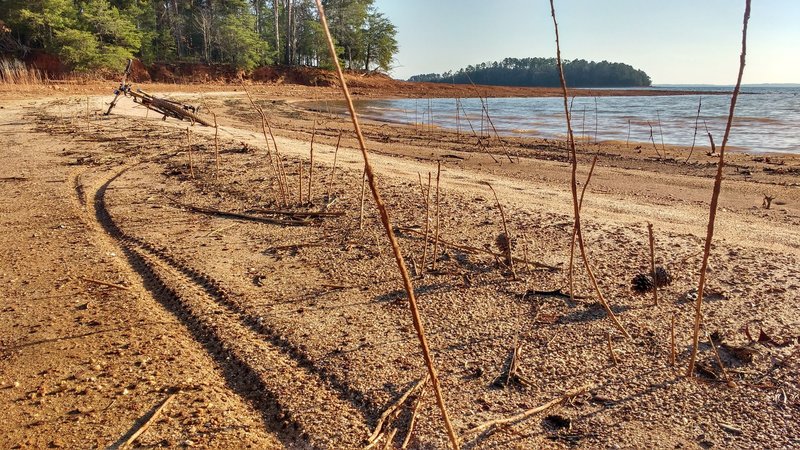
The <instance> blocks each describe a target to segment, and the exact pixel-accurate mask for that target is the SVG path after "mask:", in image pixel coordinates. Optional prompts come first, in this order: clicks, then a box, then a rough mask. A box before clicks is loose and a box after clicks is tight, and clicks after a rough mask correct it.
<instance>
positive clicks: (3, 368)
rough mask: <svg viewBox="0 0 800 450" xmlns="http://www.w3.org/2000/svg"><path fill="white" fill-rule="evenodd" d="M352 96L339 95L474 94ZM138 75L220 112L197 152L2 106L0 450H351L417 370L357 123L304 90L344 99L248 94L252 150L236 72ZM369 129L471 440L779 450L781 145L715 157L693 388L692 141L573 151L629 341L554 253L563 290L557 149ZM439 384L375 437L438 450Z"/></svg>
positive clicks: (150, 130) (787, 204)
mask: <svg viewBox="0 0 800 450" xmlns="http://www.w3.org/2000/svg"><path fill="white" fill-rule="evenodd" d="M351 81H352V83H353V84H352V90H353V91H354V93H355V94H356V95H357V96H358V97H360V98H385V97H401V96H406V97H421V98H424V97H426V96H441V97H457V96H461V97H467V96H470V92H471V91H470V89H472V88H471V87H466V88H465V87H460V88H458V89H463V90H462V91H456V90H455V89H457V88H455V87H452V86H447V85H437V86H428V85H424V84H423V85H417V86H414V85H413V84H411V83H392V82H390V81H387V80H384V81H381V79H379V80H378V81H375V80H372V81H370V80H369V79H362V80H361V83H362V84H361V85H359V84H358V83H359V78H358V77H356V76H354V77H353V78H352V80H351ZM143 88H144V89H145V90H147V91H148V92H154V93H163V94H165V95H167V96H169V97H170V98H173V99H176V100H180V101H184V102H190V103H193V104H199V105H201V112H202V111H205V112H206V114H207V113H208V112H214V113H215V114H216V116H217V119H218V121H219V124H220V127H219V130H218V134H217V142H218V147H217V146H215V142H214V141H215V140H214V137H215V130H214V129H213V128H210V127H202V126H200V125H197V126H190V125H189V124H188V123H187V122H182V123H181V122H178V121H176V120H174V119H168V120H166V121H162V120H161V117H157V116H155V114H154V113H153V112H148V111H147V110H145V109H144V108H141V107H139V106H138V105H135V104H134V103H133V102H132V101H131V100H130V99H129V98H123V99H122V100H121V101H120V103H119V105H118V106H117V107H116V108H115V109H114V111H113V113H112V114H111V115H110V116H104V115H102V112H104V111H105V109H106V108H107V102H108V101H110V99H111V96H110V95H107V94H105V93H104V92H103V90H106V86H103V85H100V84H90V85H68V84H62V85H54V87H46V86H42V87H29V88H20V89H11V88H9V87H8V86H4V87H3V88H2V89H3V91H0V95H3V98H4V100H3V102H2V105H0V106H2V109H0V125H1V126H2V128H0V131H1V132H2V135H3V142H4V146H3V149H2V150H0V152H2V153H0V154H2V158H3V160H4V161H6V163H5V164H4V165H3V168H2V169H0V189H1V190H2V196H0V199H2V200H0V203H1V206H0V208H1V210H2V212H3V214H2V222H3V230H4V231H5V232H4V233H3V234H2V237H0V239H2V241H3V243H2V246H0V249H1V250H0V252H2V255H1V256H0V286H2V290H3V292H4V293H5V295H4V297H5V301H4V303H3V306H2V308H3V309H2V313H1V314H0V355H2V357H1V358H0V373H1V374H2V375H0V377H1V378H0V387H2V389H0V402H1V403H2V404H3V405H4V406H5V407H4V408H3V410H2V412H0V419H2V420H1V421H2V425H0V447H3V448H43V447H48V446H49V447H54V448H58V447H62V448H96V447H97V448H101V447H107V446H112V445H121V444H122V443H124V442H125V441H126V440H127V439H129V438H131V437H132V436H133V435H134V434H135V433H136V432H137V431H141V430H142V426H143V425H144V426H145V428H144V431H143V432H142V433H141V435H140V436H138V437H137V438H136V440H135V446H139V447H144V448H157V447H168V448H172V447H181V446H183V447H190V446H197V447H201V448H242V447H248V446H249V447H252V448H309V447H310V448H359V447H363V446H365V444H366V443H367V439H368V437H369V436H370V434H371V433H372V432H373V430H375V427H376V424H378V423H379V420H380V418H381V417H382V415H383V413H384V411H386V410H387V409H388V408H389V407H390V406H391V405H393V404H394V403H395V402H397V401H398V399H401V398H402V396H403V394H404V393H405V392H407V391H409V389H411V388H412V387H413V386H414V385H415V384H416V383H417V382H418V381H419V380H420V379H421V378H423V376H424V375H425V366H424V364H423V360H422V356H421V352H420V350H419V345H418V342H417V338H416V336H415V334H414V330H413V327H412V324H411V319H410V314H409V311H408V305H407V301H406V298H405V294H404V292H403V290H402V283H401V282H400V279H399V277H398V275H397V272H396V266H395V265H394V261H393V259H392V257H391V252H390V251H389V247H388V243H387V242H386V237H385V235H384V234H383V231H382V229H381V225H380V222H379V220H378V217H377V212H376V209H375V206H374V203H373V202H372V200H371V198H370V197H369V192H368V191H367V195H366V201H365V202H364V204H365V206H364V208H363V211H364V212H363V216H362V213H361V210H362V207H361V205H362V189H363V188H362V183H361V179H362V168H363V162H362V160H361V156H360V153H359V152H358V146H357V143H356V140H355V137H354V134H353V132H352V125H351V123H350V122H349V119H348V118H344V117H339V116H335V115H331V114H327V113H325V112H314V111H309V110H306V109H304V108H303V107H302V104H301V103H302V102H308V101H320V100H325V99H336V98H338V93H337V92H338V91H337V90H336V88H335V87H334V86H328V87H310V86H299V85H285V84H273V85H247V89H248V91H249V93H250V94H251V95H252V97H253V100H254V101H255V103H256V105H258V106H260V107H261V108H263V110H264V112H265V116H266V118H267V119H268V120H269V125H270V128H271V132H272V133H273V134H274V141H273V140H272V139H270V141H269V145H267V143H266V142H265V136H264V133H262V126H261V117H260V116H259V114H258V113H257V112H256V111H255V110H254V109H253V107H252V106H251V104H250V102H249V100H248V98H247V96H246V95H245V93H244V91H243V87H242V86H230V85H207V86H201V85H153V86H147V85H145V86H143ZM426 89H429V90H426ZM434 89H441V90H442V91H434ZM485 89H486V90H487V91H486V93H485V94H484V93H481V95H488V96H504V95H508V96H524V95H525V93H527V95H557V91H553V92H550V91H548V90H538V91H537V90H533V89H528V90H523V89H516V90H511V89H510V88H508V90H507V89H506V88H485ZM42 91H44V92H42ZM537 92H538V93H537ZM624 92H628V93H630V92H633V91H624ZM646 92H651V91H646ZM587 95H602V94H598V93H597V92H594V93H587ZM626 95H627V94H626ZM87 110H88V113H87ZM187 128H188V129H189V130H190V131H188V132H187ZM364 131H365V135H366V137H367V140H368V147H369V150H370V151H371V153H372V155H373V158H374V159H373V164H374V165H375V169H376V172H377V174H378V183H379V185H380V188H381V190H382V194H383V197H384V199H385V201H386V202H387V205H388V207H389V212H390V214H391V217H392V221H393V224H394V226H395V228H396V230H397V233H398V236H399V238H400V245H401V248H402V251H403V254H404V255H405V258H406V262H407V264H408V265H409V267H411V270H412V275H413V276H414V284H415V288H416V290H417V292H418V295H419V302H420V308H421V313H422V316H423V322H424V325H425V327H426V331H427V333H428V338H429V340H430V345H431V349H432V351H433V354H434V357H435V360H436V364H437V368H438V370H439V373H440V378H441V382H442V387H443V390H444V394H445V399H446V401H447V404H448V407H449V409H450V415H451V418H452V420H453V423H454V425H455V427H456V430H457V431H458V433H459V434H460V437H461V440H462V443H463V445H464V447H465V448H532V447H533V448H536V447H547V448H566V447H574V446H577V447H581V448H597V447H614V448H643V447H652V446H657V447H662V448H664V447H674V448H677V447H684V448H686V447H688V448H699V447H702V448H712V447H713V448H732V447H759V448H791V447H796V446H798V445H800V441H798V440H797V439H798V438H797V436H800V421H798V419H797V417H798V409H799V408H800V384H798V379H800V376H799V375H800V369H799V367H798V359H797V351H798V348H800V342H798V338H800V335H799V334H798V331H797V330H798V325H800V296H798V292H799V291H800V157H798V155H797V154H770V153H763V154H761V153H760V154H747V153H742V152H739V153H735V152H734V153H731V154H729V155H726V163H727V164H726V167H725V169H724V176H725V181H724V183H723V191H722V197H721V202H720V210H719V213H718V216H717V233H716V235H715V241H714V245H713V247H712V255H711V262H710V268H709V271H708V288H707V295H706V302H705V304H704V306H703V312H704V315H703V330H704V333H703V334H702V338H701V353H700V359H699V362H700V363H699V369H698V374H697V376H696V377H695V378H692V379H687V378H685V377H684V373H685V371H686V365H687V363H688V355H689V349H690V340H691V326H692V318H693V314H694V303H693V301H692V293H693V289H694V288H696V287H697V279H698V271H699V267H700V258H701V256H702V246H703V239H704V236H705V231H706V224H707V220H708V203H709V200H710V197H711V189H712V186H713V176H714V174H715V171H716V162H717V157H716V156H714V155H709V154H707V152H709V151H710V149H709V148H707V147H705V146H698V147H697V148H695V150H694V153H693V155H692V157H691V158H689V160H688V161H686V158H687V155H688V150H687V148H686V147H674V146H673V147H670V146H665V147H662V146H661V145H660V143H659V145H658V146H657V147H656V148H654V146H652V145H650V144H649V143H630V144H626V143H625V142H601V143H599V144H589V143H584V144H582V145H580V148H579V152H580V155H579V179H580V180H581V185H580V186H579V187H580V188H583V186H584V183H585V180H586V178H587V174H588V172H589V168H590V166H591V164H592V160H593V158H594V156H595V155H597V163H596V166H595V168H594V171H593V174H592V178H591V181H590V183H589V185H588V187H587V188H586V194H585V201H584V204H583V209H582V217H583V218H584V226H585V236H586V246H587V249H588V254H589V258H590V261H591V264H592V267H593V270H594V272H595V274H596V275H597V278H598V281H599V285H600V287H601V289H602V291H603V293H604V295H605V297H606V299H608V301H609V303H610V304H611V306H612V310H613V311H614V312H615V313H616V314H617V317H618V318H619V320H620V322H621V323H622V324H623V326H624V327H625V329H626V330H627V331H628V332H629V333H630V335H631V336H632V337H631V338H630V339H626V338H625V337H624V336H623V335H622V334H621V333H620V332H619V331H618V330H617V329H616V328H615V327H614V326H613V325H612V323H611V322H610V321H609V320H608V318H607V317H606V315H605V312H604V310H603V308H602V307H601V306H600V305H599V303H598V302H597V300H596V298H595V296H594V291H593V289H592V287H591V284H590V280H589V278H588V276H587V272H586V270H585V269H584V268H583V266H582V262H581V259H580V258H578V257H576V264H575V282H574V287H573V289H574V292H573V298H572V299H571V298H570V296H569V289H570V286H569V283H568V264H569V253H570V251H569V250H570V248H569V247H570V238H571V233H572V222H571V220H572V204H571V194H570V191H569V175H570V173H569V170H570V169H569V165H568V155H567V151H566V146H565V143H564V142H563V140H559V139H536V138H521V137H503V138H502V139H501V138H498V137H497V136H494V135H490V136H485V137H483V138H478V137H477V136H475V135H470V134H466V133H461V134H460V135H457V134H456V133H454V132H451V131H447V130H443V129H438V128H432V127H425V126H416V127H415V126H404V125H399V124H387V123H380V122H370V121H368V122H367V123H365V124H364ZM266 134H267V136H269V130H267V133H266ZM719 139H721V137H720V138H719ZM312 142H313V144H312ZM337 142H338V151H336V149H337ZM217 148H218V152H216V151H215V150H216V149H217ZM312 148H313V162H312V158H311V150H312ZM268 149H269V150H268ZM276 149H277V152H278V153H279V154H280V158H281V159H280V161H281V163H280V168H279V169H278V172H279V173H280V175H276V169H275V167H276V164H275V163H276V162H277V161H278V159H277V158H278V156H277V154H276ZM217 155H218V156H217ZM334 159H335V161H336V169H335V171H334V170H333V163H334ZM270 161H272V162H270ZM439 162H441V174H440V177H439V180H440V189H439V191H440V195H439V197H440V198H439V202H438V209H439V211H440V214H439V220H438V222H439V223H440V230H439V233H438V234H439V239H438V243H436V244H435V246H434V238H433V237H432V235H433V234H434V233H433V231H432V230H433V229H434V227H435V224H436V222H437V221H436V220H435V219H434V217H435V211H436V209H437V208H436V202H435V200H434V198H435V191H436V179H437V164H438V163H439ZM309 168H312V170H309ZM310 174H313V175H311V176H310ZM429 174H430V175H431V179H432V183H431V185H432V188H431V190H430V197H429V200H428V206H429V207H428V208H426V200H425V199H426V195H425V194H427V193H428V179H429V178H428V177H429ZM279 179H280V180H282V181H281V182H280V183H279V182H278V180H279ZM487 183H488V184H490V185H491V187H492V188H493V189H494V191H496V194H497V199H498V200H499V203H500V205H502V214H501V212H500V210H499V208H498V206H497V204H496V200H495V196H494V194H493V192H492V189H490V187H489V186H487ZM765 197H769V199H770V201H771V203H770V205H769V206H770V207H769V208H766V207H765V206H764V205H765ZM276 211H280V212H276ZM426 213H427V215H428V216H429V217H430V219H431V220H430V221H429V226H428V228H429V231H430V233H429V234H430V235H431V237H430V239H429V241H430V242H429V243H428V244H427V245H426V244H425V242H426V240H425V229H426V226H425V225H426V219H425V218H426ZM502 216H505V221H506V222H507V224H506V225H507V228H508V234H510V236H511V249H510V250H511V256H512V263H513V264H509V262H508V261H507V260H506V261H505V262H504V259H505V253H504V252H505V251H506V250H505V249H504V248H503V245H502V243H503V239H502V238H500V239H498V237H499V236H500V235H501V234H505V230H504V225H503V222H504V220H503V218H502ZM648 223H652V225H653V228H654V236H655V261H656V264H658V265H661V266H663V267H665V268H666V269H667V270H668V271H669V273H670V275H671V283H669V284H668V285H666V286H664V287H662V288H661V289H659V291H658V298H659V303H658V305H654V298H653V293H652V292H648V293H644V294H641V293H637V292H635V291H633V290H632V289H631V280H632V279H633V278H634V277H635V276H636V275H637V274H640V273H647V272H648V271H649V270H650V269H649V267H650V250H649V246H648V231H647V224H648ZM498 244H500V245H498ZM423 255H424V256H423ZM423 258H425V259H426V260H425V261H424V262H423ZM434 260H435V267H434V263H433V261H434ZM512 265H513V267H510V266H512ZM673 320H674V328H672V326H671V324H672V323H673ZM673 331H674V336H675V363H674V364H672V363H671V356H670V355H671V349H672V345H671V341H672V338H671V335H672V334H673ZM712 341H713V345H712ZM515 348H516V349H518V351H517V352H516V353H517V355H518V358H517V360H516V363H517V365H518V367H519V369H518V371H517V372H516V373H513V374H511V373H509V371H510V368H509V366H510V365H511V364H510V363H511V356H510V355H512V354H513V353H515V352H514V349H515ZM720 364H721V366H720ZM721 367H722V368H724V369H722V368H721ZM576 389H577V392H573V393H572V394H570V395H568V398H566V399H565V401H563V402H558V403H556V404H554V405H553V406H552V407H551V408H548V409H546V410H545V411H542V412H541V413H538V414H533V415H531V416H530V417H527V418H525V419H522V420H518V421H516V422H514V423H512V424H510V425H508V426H504V427H489V428H487V430H485V431H478V432H471V431H470V430H471V429H473V428H475V427H477V426H480V425H481V424H485V423H486V422H487V421H491V420H496V419H500V418H504V417H510V416H513V415H515V414H518V413H521V412H523V411H526V410H529V409H531V408H535V407H537V406H539V405H543V404H546V403H548V402H550V401H551V400H554V399H559V398H561V397H562V396H564V395H565V393H569V392H572V391H573V390H576ZM419 392H425V394H424V395H422V396H421V400H418V399H420V395H419ZM433 398H434V397H433V394H432V391H431V390H430V387H429V386H427V387H426V388H423V389H421V390H417V391H414V392H412V394H411V395H410V396H409V397H408V399H407V400H406V401H405V402H403V403H401V404H400V408H399V409H398V411H397V414H394V415H391V416H392V417H390V418H389V419H388V420H387V421H386V422H385V426H384V429H383V433H382V434H381V435H380V436H381V439H382V440H381V441H379V442H378V444H377V445H379V446H383V445H384V444H386V446H387V447H386V448H391V447H392V446H394V447H395V448H400V447H401V445H402V444H403V442H404V440H405V439H406V436H407V434H408V432H409V425H410V423H411V422H412V416H413V417H414V418H415V419H414V420H413V422H414V423H415V427H414V430H413V432H412V433H411V436H410V438H409V448H443V447H445V445H446V435H445V434H444V430H443V427H442V423H441V418H440V415H439V412H438V409H437V408H436V405H435V402H434V400H433ZM417 404H418V405H419V406H418V408H416V405H417ZM156 411H157V412H158V414H157V415H156V416H155V417H153V418H152V420H150V418H151V417H152V413H154V412H156ZM414 411H416V413H414ZM393 430H395V431H393ZM387 441H388V442H387Z"/></svg>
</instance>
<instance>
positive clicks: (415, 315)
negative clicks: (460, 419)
mask: <svg viewBox="0 0 800 450" xmlns="http://www.w3.org/2000/svg"><path fill="white" fill-rule="evenodd" d="M316 4H317V10H318V11H319V16H320V21H321V22H322V28H323V30H324V31H325V37H326V39H327V41H328V50H329V51H330V55H331V59H332V60H333V65H334V67H336V73H337V75H338V76H339V81H340V83H341V87H342V93H343V94H344V97H345V99H346V101H347V107H348V109H349V110H350V117H351V119H352V120H353V128H354V129H355V132H356V136H357V137H358V143H359V147H360V148H361V155H362V156H363V158H364V172H365V173H366V175H367V178H368V180H369V187H370V190H371V191H372V196H373V198H374V199H375V205H376V206H377V207H378V211H379V212H380V216H381V222H382V223H383V227H384V229H385V230H386V235H387V237H388V239H389V244H390V245H391V247H392V253H393V254H394V258H395V261H396V262H397V268H398V271H399V272H400V276H401V277H402V279H403V286H404V287H405V290H406V294H408V303H409V307H410V309H411V319H412V321H413V323H414V328H415V330H416V333H417V338H418V339H419V343H420V347H421V349H422V355H423V358H424V360H425V366H426V367H427V369H428V375H429V376H430V378H431V382H432V385H433V392H434V394H435V395H436V403H437V404H438V406H439V409H440V410H441V412H442V419H443V420H444V425H445V428H446V431H447V436H448V438H449V440H450V445H451V446H452V447H453V449H458V448H459V444H458V437H457V436H456V432H455V429H453V424H452V423H451V422H450V415H449V414H448V412H447V406H446V404H445V400H444V395H443V394H442V390H441V386H440V385H439V376H438V375H437V373H436V366H435V363H434V360H433V355H432V354H431V351H430V348H429V346H428V339H427V338H426V336H425V329H424V326H423V324H422V317H421V315H420V313H419V308H418V307H417V298H416V294H415V293H414V286H413V284H412V283H411V277H409V275H408V270H407V269H406V264H405V260H404V259H403V253H402V251H401V250H400V245H399V243H398V242H397V237H396V236H395V234H394V230H393V229H392V224H391V220H390V218H389V211H388V210H387V209H386V205H385V204H384V203H383V199H382V198H381V195H380V192H379V190H378V184H377V182H376V180H375V173H374V172H373V171H372V165H371V164H370V162H369V154H368V153H367V145H366V142H365V140H364V135H363V134H362V133H361V125H360V124H359V122H358V116H357V114H356V110H355V106H354V105H353V99H352V98H351V97H350V91H349V90H348V89H347V81H346V80H345V78H344V73H342V67H341V65H339V58H338V56H337V54H336V48H335V46H334V44H333V38H332V37H331V32H330V29H328V19H327V18H326V17H325V10H324V9H323V7H322V1H321V0H316Z"/></svg>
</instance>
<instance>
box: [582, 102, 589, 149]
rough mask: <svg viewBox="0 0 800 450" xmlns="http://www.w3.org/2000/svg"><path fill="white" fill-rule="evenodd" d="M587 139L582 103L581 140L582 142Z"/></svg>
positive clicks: (584, 111)
mask: <svg viewBox="0 0 800 450" xmlns="http://www.w3.org/2000/svg"><path fill="white" fill-rule="evenodd" d="M587 141H588V139H587V138H586V105H583V116H582V118H581V142H583V143H584V144H585V143H586V142H587Z"/></svg>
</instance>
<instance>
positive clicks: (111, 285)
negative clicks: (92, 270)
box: [81, 277, 131, 291]
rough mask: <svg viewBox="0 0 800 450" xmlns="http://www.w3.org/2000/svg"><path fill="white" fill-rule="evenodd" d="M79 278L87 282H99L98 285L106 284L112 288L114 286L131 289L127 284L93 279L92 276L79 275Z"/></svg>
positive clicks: (124, 289)
mask: <svg viewBox="0 0 800 450" xmlns="http://www.w3.org/2000/svg"><path fill="white" fill-rule="evenodd" d="M81 280H83V281H88V282H90V283H94V284H99V285H102V286H108V287H113V288H116V289H122V290H123V291H129V290H130V289H131V288H129V287H128V286H123V285H121V284H114V283H107V282H105V281H100V280H95V279H94V278H89V277H81Z"/></svg>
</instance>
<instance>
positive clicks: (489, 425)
mask: <svg viewBox="0 0 800 450" xmlns="http://www.w3.org/2000/svg"><path fill="white" fill-rule="evenodd" d="M592 387H593V385H591V384H587V385H584V386H581V387H579V388H576V389H572V390H569V391H567V392H566V393H565V394H564V395H562V396H560V397H558V398H555V399H553V400H550V401H549V402H547V403H545V404H543V405H539V406H537V407H535V408H531V409H528V410H525V411H523V412H521V413H519V414H515V415H513V416H511V417H506V418H503V419H495V420H490V421H488V422H484V423H483V424H481V425H478V426H476V427H474V428H470V429H469V430H467V431H465V432H464V434H475V433H480V432H483V431H487V430H490V429H493V428H497V427H501V426H504V425H510V424H513V423H516V422H519V421H521V420H525V419H527V418H528V417H530V416H533V415H534V414H538V413H540V412H542V411H546V410H548V409H550V408H552V407H554V406H556V405H559V404H561V403H562V402H565V401H567V400H569V399H571V398H573V397H575V396H577V395H579V394H581V393H583V392H586V391H588V390H589V389H591V388H592Z"/></svg>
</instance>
